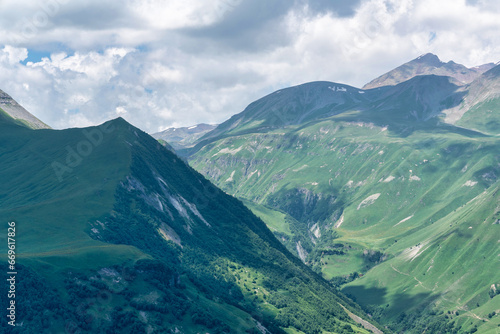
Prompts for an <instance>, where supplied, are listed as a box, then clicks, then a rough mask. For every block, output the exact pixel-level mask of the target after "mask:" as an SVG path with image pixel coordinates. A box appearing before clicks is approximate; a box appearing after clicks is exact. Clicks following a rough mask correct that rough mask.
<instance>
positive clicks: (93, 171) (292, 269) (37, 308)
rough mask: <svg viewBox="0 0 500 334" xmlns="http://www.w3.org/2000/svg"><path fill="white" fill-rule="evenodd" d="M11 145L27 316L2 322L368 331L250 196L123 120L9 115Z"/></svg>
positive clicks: (7, 159) (11, 218)
mask: <svg viewBox="0 0 500 334" xmlns="http://www.w3.org/2000/svg"><path fill="white" fill-rule="evenodd" d="M0 142H2V145H1V146H0V155H1V156H2V159H1V160H0V182H1V184H2V187H1V188H0V198H1V201H2V206H1V208H0V217H1V218H0V219H1V220H2V221H3V222H4V228H5V231H7V222H15V225H16V226H15V229H16V230H15V242H16V249H15V251H16V264H15V266H16V267H15V269H16V271H17V278H16V279H17V286H16V287H17V293H16V299H15V301H16V305H17V314H16V323H17V324H18V325H19V326H16V327H15V328H12V327H10V326H9V325H8V324H7V323H6V322H5V321H3V322H2V323H1V325H0V326H1V327H0V328H1V330H2V331H3V332H5V331H8V332H9V333H59V332H67V333H197V332H203V333H245V332H247V333H256V332H261V333H269V332H271V333H284V332H288V333H301V332H303V333H321V332H335V333H352V332H358V333H369V331H367V330H365V329H363V326H362V325H358V324H357V323H356V322H355V321H354V320H352V318H356V317H355V316H354V315H353V313H354V314H357V315H358V316H359V317H361V318H364V319H365V320H364V324H365V325H366V326H367V327H370V325H369V324H368V321H367V320H368V318H367V317H366V316H365V315H364V313H363V312H362V311H361V310H360V309H359V308H357V306H356V305H355V304H353V303H352V302H350V301H349V300H348V299H347V298H345V297H343V295H342V294H340V293H338V292H336V291H335V289H333V288H332V287H331V286H329V285H328V284H327V283H326V282H325V281H324V280H322V279H321V278H320V277H319V276H317V275H316V274H314V273H313V272H312V271H310V270H309V269H308V268H307V267H306V266H304V265H303V264H302V263H301V262H300V260H298V259H297V258H295V257H294V256H292V255H291V254H290V253H289V252H288V251H287V250H286V249H285V248H284V247H283V246H282V244H281V243H280V242H278V240H277V239H276V238H275V237H274V236H273V234H272V233H271V232H270V231H269V230H268V229H267V227H266V226H265V224H264V223H263V222H262V221H261V220H260V219H258V218H256V217H255V216H254V215H252V213H251V212H250V211H249V210H248V209H247V208H246V207H245V206H243V204H242V203H241V202H239V201H238V200H236V199H234V198H233V197H231V196H228V195H226V194H225V193H223V192H222V191H220V190H219V189H217V188H216V187H214V186H213V185H212V184H211V183H210V182H209V181H207V180H206V179H205V178H204V177H202V176H201V175H200V174H198V173H197V172H195V171H194V170H193V169H191V168H190V167H188V166H186V165H185V163H184V162H183V161H182V160H181V159H179V158H178V157H177V156H176V155H174V154H173V153H172V152H170V151H169V150H167V149H166V148H164V147H163V146H161V145H160V144H158V142H156V140H154V139H153V138H151V137H150V136H148V135H147V134H145V133H143V132H142V131H140V130H138V129H136V128H134V127H133V126H131V125H130V124H128V123H127V122H125V121H124V120H123V119H117V120H114V121H111V122H108V123H105V124H103V125H101V126H99V127H91V128H86V129H68V130H62V131H54V130H44V131H34V130H30V129H28V128H26V127H23V126H20V125H17V124H16V122H15V121H13V120H12V119H11V118H8V117H7V116H5V115H3V116H0ZM2 235H3V236H2V242H3V243H4V244H5V245H6V244H7V238H6V235H7V234H6V233H3V234H2ZM4 254H6V252H4ZM5 259H6V256H5V255H2V263H3V264H2V266H3V267H4V268H7V263H6V262H4V261H5ZM2 286H3V288H4V291H7V290H8V286H7V282H5V281H4V283H3V285H2ZM0 301H1V304H2V305H8V303H9V300H8V297H7V294H2V295H1V297H0ZM346 309H347V310H349V311H347V310H346ZM356 319H358V321H359V318H356ZM359 322H361V321H359ZM371 328H373V331H374V332H376V333H381V331H380V330H378V329H376V328H374V327H373V326H372V327H371Z"/></svg>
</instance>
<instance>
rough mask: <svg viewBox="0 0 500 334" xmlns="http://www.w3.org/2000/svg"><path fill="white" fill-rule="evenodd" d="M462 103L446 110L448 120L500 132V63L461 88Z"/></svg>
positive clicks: (470, 126) (461, 124)
mask: <svg viewBox="0 0 500 334" xmlns="http://www.w3.org/2000/svg"><path fill="white" fill-rule="evenodd" d="M460 93H461V94H463V95H464V97H463V98H462V99H461V103H460V104H459V105H458V106H456V107H454V108H452V109H450V110H447V111H446V121H448V122H451V123H456V124H457V125H460V126H463V127H467V128H472V129H476V130H478V131H482V132H485V133H489V134H496V135H498V134H500V113H499V112H498V111H499V110H500V65H497V66H496V67H494V68H492V69H491V70H489V71H488V72H486V73H484V74H483V75H481V76H480V77H479V78H477V79H476V80H474V81H473V82H471V83H470V84H469V85H466V86H464V87H462V88H461V89H460Z"/></svg>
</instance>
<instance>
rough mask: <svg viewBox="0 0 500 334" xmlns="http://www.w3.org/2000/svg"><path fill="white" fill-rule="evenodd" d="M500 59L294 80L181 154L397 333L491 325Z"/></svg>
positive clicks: (489, 328) (498, 278) (494, 320)
mask: <svg viewBox="0 0 500 334" xmlns="http://www.w3.org/2000/svg"><path fill="white" fill-rule="evenodd" d="M498 71H499V70H498V67H495V68H493V69H491V70H489V71H487V72H485V73H483V74H481V75H479V77H477V78H476V79H475V80H474V81H472V82H471V83H470V84H468V85H462V84H460V85H459V84H458V83H457V81H456V79H454V78H451V77H449V76H437V75H420V76H415V77H413V78H411V79H409V80H406V81H404V82H401V83H398V84H396V85H394V86H384V87H380V88H373V89H367V90H365V89H358V88H355V87H349V86H345V85H341V84H336V83H331V82H316V83H308V84H304V85H300V86H296V87H291V88H286V89H282V90H280V91H277V92H274V93H272V94H269V95H268V96H266V97H264V98H262V99H259V100H257V101H255V102H253V103H251V104H250V105H249V106H248V107H247V108H246V109H245V110H244V111H242V112H241V113H239V114H237V115H235V116H233V117H231V118H230V119H229V120H227V121H226V122H223V123H222V124H221V125H219V126H218V127H217V128H216V129H215V130H213V131H212V132H210V133H208V134H206V135H205V136H204V137H202V138H200V139H199V141H198V142H197V143H196V145H195V146H193V148H192V149H191V150H185V151H184V152H183V154H185V155H187V156H188V159H189V163H190V165H191V166H192V167H193V168H195V169H196V170H198V171H199V172H201V173H202V174H203V175H205V176H206V177H207V178H208V179H209V180H211V181H212V182H214V183H215V184H216V185H217V186H218V187H220V188H221V189H222V190H224V191H226V192H227V193H229V194H231V195H234V196H236V197H238V198H240V199H241V200H242V201H244V203H245V205H247V206H248V207H249V208H250V209H251V210H252V211H253V212H254V213H255V214H256V215H258V216H259V217H261V218H262V219H263V220H264V221H265V222H266V224H267V225H268V226H269V228H270V229H271V230H272V231H273V232H274V234H275V236H276V237H277V238H278V239H279V240H280V241H281V242H282V243H283V244H284V245H285V246H286V247H287V248H288V249H289V250H290V251H291V252H294V253H295V254H296V255H297V256H299V257H300V258H301V259H302V261H303V262H304V263H306V264H308V265H309V266H310V267H311V268H312V269H313V270H314V271H316V272H317V273H318V274H321V275H322V276H323V277H324V278H326V279H328V280H330V282H331V283H332V284H334V285H336V286H338V287H339V288H340V289H342V291H344V292H345V293H347V294H349V295H350V296H351V297H352V298H354V299H355V300H356V301H357V302H359V303H360V305H361V306H362V307H364V309H365V311H366V312H368V313H370V314H371V315H372V316H373V317H374V318H375V319H377V320H378V321H379V322H380V323H382V324H383V325H386V326H388V327H389V328H390V329H392V330H394V331H395V332H405V333H423V332H428V333H454V332H458V333H472V332H474V331H478V332H480V333H492V334H493V333H496V331H497V329H498V325H499V324H500V317H499V316H497V315H495V314H496V313H498V312H497V311H498V310H499V309H500V297H498V294H499V293H498V292H497V291H500V272H499V271H498V269H497V268H498V266H497V264H498V254H499V253H500V243H499V242H498V235H499V234H500V231H499V228H500V224H499V223H500V210H499V207H498V203H499V201H500V197H499V196H500V192H499V191H500V180H499V175H500V169H499V168H500V167H499V166H500V160H499V157H500V142H499V138H498V136H496V135H494V133H491V131H485V129H488V128H489V129H494V128H495V126H494V124H495V123H494V122H495V121H496V117H498V115H499V113H498V108H497V107H495V106H496V103H497V96H498V93H499V89H498V86H497V85H496V84H497V79H498ZM334 87H335V89H333V88H334ZM336 87H340V88H341V89H339V90H338V89H337V88H336ZM472 97H475V99H474V101H478V103H476V104H474V105H473V106H470V105H466V104H465V103H466V101H471V100H472ZM479 101H481V102H479ZM487 103H488V104H487ZM464 106H465V107H464ZM475 106H481V107H480V108H479V107H477V108H476V107H475ZM457 108H464V109H465V110H462V111H463V112H462V116H461V117H458V120H455V122H454V124H452V122H450V121H448V119H447V117H448V114H449V113H450V112H451V111H453V110H456V109H457ZM475 108H476V109H475ZM484 115H489V116H488V117H490V118H486V117H485V116H484ZM467 119H468V120H467ZM485 122H487V123H485ZM481 124H484V125H481ZM496 129H498V127H496ZM497 133H498V132H497Z"/></svg>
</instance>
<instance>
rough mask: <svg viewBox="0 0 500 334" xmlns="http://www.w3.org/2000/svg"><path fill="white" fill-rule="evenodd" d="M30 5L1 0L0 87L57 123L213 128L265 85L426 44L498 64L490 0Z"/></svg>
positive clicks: (366, 68)
mask: <svg viewBox="0 0 500 334" xmlns="http://www.w3.org/2000/svg"><path fill="white" fill-rule="evenodd" d="M40 3H41V2H39V3H37V2H33V1H27V0H16V1H14V0H3V1H2V2H1V4H0V80H1V82H2V86H1V87H0V89H2V90H5V91H6V92H7V93H9V94H11V95H12V96H13V97H14V98H16V99H17V100H18V101H19V102H20V103H22V104H23V105H24V106H25V107H26V108H27V109H28V110H30V111H31V112H33V113H34V114H35V115H36V116H37V117H39V118H41V119H43V120H44V121H45V122H47V123H48V124H50V125H51V126H54V127H56V128H65V127H70V126H86V125H90V124H98V123H101V122H104V121H106V120H107V119H109V118H114V117H118V116H122V117H125V118H126V119H127V120H128V121H130V122H132V123H133V124H134V125H136V126H139V127H140V128H142V129H144V130H146V131H149V132H155V131H158V130H161V129H164V128H166V127H169V126H181V125H182V126H186V125H192V124H195V123H199V122H208V123H214V122H222V121H224V120H225V119H227V118H228V117H230V116H231V115H233V114H235V113H238V112H240V111H241V110H243V108H244V107H245V106H246V105H248V104H249V103H250V102H252V101H253V100H255V99H257V98H260V97H261V96H263V95H266V94H268V93H270V92H272V91H273V90H276V89H280V88H283V87H286V86H290V85H295V84H301V83H304V82H308V81H314V80H329V81H335V82H342V83H346V84H350V85H354V86H362V85H363V84H365V83H366V82H368V81H370V80H371V79H373V78H375V77H376V76H378V75H381V74H382V73H384V72H386V71H388V70H391V69H392V68H394V67H396V66H398V65H400V64H402V63H403V62H406V61H409V60H411V59H413V58H415V57H417V56H418V55H420V54H422V53H426V52H433V53H436V54H437V55H439V56H440V57H441V58H442V59H443V60H445V61H448V60H454V61H456V62H459V63H463V64H465V65H466V66H474V65H479V64H482V63H486V62H492V61H493V62H497V61H498V60H499V58H500V47H498V45H500V43H499V42H500V40H499V39H500V37H499V36H498V33H497V32H498V31H499V30H500V6H499V5H498V3H497V2H496V1H485V0H475V1H471V0H467V1H465V0H459V1H457V0H443V1H441V2H439V3H435V2H434V1H431V0H400V1H396V0H358V1H347V0H339V1H327V0H319V1H312V0H311V1H308V0H295V1H285V0H283V1H281V0H277V1H273V2H269V1H264V0H253V1H250V0H218V1H205V0H189V1H180V0H171V1H168V2H166V1H160V0H146V1H144V0H128V1H97V0H82V1H78V2H74V1H67V0H48V1H46V2H43V3H44V5H43V6H41V5H39V4H40ZM443 8H445V10H444V9H443ZM35 51H36V52H35ZM35 53H36V54H44V55H45V54H50V57H42V59H39V58H38V59H36V61H32V60H31V58H30V57H29V55H30V54H35ZM27 57H28V58H27ZM26 59H27V63H26V61H25V60H26ZM33 59H35V58H33ZM22 61H24V62H25V63H26V64H25V65H23V64H22V63H21V62H22Z"/></svg>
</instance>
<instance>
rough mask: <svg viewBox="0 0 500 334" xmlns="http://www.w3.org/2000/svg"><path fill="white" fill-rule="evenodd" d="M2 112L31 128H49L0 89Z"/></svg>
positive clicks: (0, 110) (0, 107)
mask: <svg viewBox="0 0 500 334" xmlns="http://www.w3.org/2000/svg"><path fill="white" fill-rule="evenodd" d="M1 112H4V113H6V114H7V115H9V116H10V117H12V118H14V119H15V120H17V121H18V122H20V123H22V124H24V125H26V126H28V127H30V128H32V129H50V127H49V126H48V125H47V124H45V123H43V122H42V121H40V120H39V119H38V118H36V117H35V116H33V115H32V114H30V113H29V112H28V111H26V109H24V108H23V107H22V106H21V105H20V104H19V103H17V102H16V101H15V100H14V99H13V98H12V97H10V96H9V95H8V94H6V93H5V92H4V91H2V90H0V113H1Z"/></svg>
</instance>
